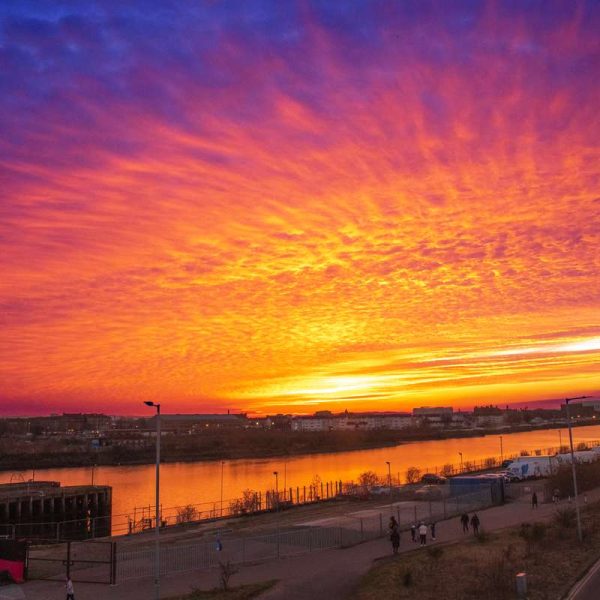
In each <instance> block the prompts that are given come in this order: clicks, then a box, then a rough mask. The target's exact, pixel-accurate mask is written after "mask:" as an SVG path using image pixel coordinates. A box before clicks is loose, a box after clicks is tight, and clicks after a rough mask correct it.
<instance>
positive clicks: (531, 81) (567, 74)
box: [0, 1, 600, 415]
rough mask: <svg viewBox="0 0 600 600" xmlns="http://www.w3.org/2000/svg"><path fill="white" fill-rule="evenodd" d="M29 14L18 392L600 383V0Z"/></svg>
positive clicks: (69, 6) (562, 393)
mask: <svg viewBox="0 0 600 600" xmlns="http://www.w3.org/2000/svg"><path fill="white" fill-rule="evenodd" d="M0 25H1V28H0V64H2V65H3V68H2V74H1V75H0V88H1V89H2V94H0V108H1V111H0V180H1V181H2V184H1V188H0V211H1V212H0V214H1V217H0V253H1V254H2V256H3V261H2V273H1V275H2V277H1V283H0V286H1V287H0V304H1V307H2V308H1V314H2V344H1V345H0V346H1V350H0V380H1V381H2V386H1V390H0V414H2V415H9V414H17V413H18V414H41V413H42V412H44V413H50V412H63V411H64V412H95V411H99V412H104V413H109V414H140V415H141V414H143V412H144V409H143V408H142V407H141V406H140V404H141V402H142V401H144V400H147V399H152V400H154V401H156V402H162V403H164V405H165V407H166V406H167V405H168V409H167V410H168V412H171V413H176V412H181V413H183V412H224V411H226V410H227V409H228V408H231V409H232V410H240V411H247V412H249V413H252V414H269V413H270V414H274V413H277V412H285V413H312V412H314V411H315V410H321V409H324V410H332V411H334V412H339V411H341V410H344V409H348V410H350V411H367V410H372V411H386V410H410V409H411V408H412V407H415V406H423V405H431V406H436V405H452V406H454V407H456V408H461V407H469V406H473V405H475V404H488V403H493V404H500V405H505V404H511V403H512V402H520V403H523V402H533V401H535V400H541V399H547V398H557V399H561V398H564V397H566V396H579V395H582V394H585V395H587V394H589V395H593V394H594V393H596V394H597V393H598V391H600V369H598V361H599V359H600V297H599V295H600V285H599V283H600V281H599V277H598V273H599V269H600V252H599V251H598V241H599V235H598V231H600V218H599V217H600V193H599V190H598V158H599V157H598V144H597V140H598V139H599V138H600V126H599V119H598V111H597V107H598V104H599V102H598V100H599V93H598V92H599V86H598V83H597V72H598V66H599V56H600V48H599V45H600V44H599V42H598V36H597V31H598V30H599V26H600V7H599V5H598V4H597V3H594V2H573V3H571V2H550V3H539V4H536V3H528V4H519V3H502V2H482V3H472V2H450V3H441V2H403V3H389V2H347V3H318V2H307V3H298V4H295V3H289V4H286V6H285V7H284V6H283V4H281V3H278V2H276V1H273V2H261V3H255V2H219V3H198V5H194V7H193V8H192V7H190V5H189V4H187V3H181V2H175V1H173V2H171V1H168V2H150V3H148V2H144V3H142V2H127V3H121V2H112V1H109V2H101V3H100V2H90V1H86V2H84V1H80V2H68V3H67V2H57V3H52V5H48V4H45V3H36V2H32V3H15V4H14V5H10V6H9V5H5V6H1V7H0Z"/></svg>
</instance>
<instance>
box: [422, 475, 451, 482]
mask: <svg viewBox="0 0 600 600" xmlns="http://www.w3.org/2000/svg"><path fill="white" fill-rule="evenodd" d="M447 481H448V480H447V479H446V478H445V477H442V476H441V475H436V474H435V473H425V475H423V477H421V483H429V484H433V485H442V484H444V483H446V482H447Z"/></svg>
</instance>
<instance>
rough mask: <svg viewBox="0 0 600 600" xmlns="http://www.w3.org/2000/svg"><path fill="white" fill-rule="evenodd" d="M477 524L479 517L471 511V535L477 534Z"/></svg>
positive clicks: (478, 523)
mask: <svg viewBox="0 0 600 600" xmlns="http://www.w3.org/2000/svg"><path fill="white" fill-rule="evenodd" d="M479 525H480V521H479V517H478V516H477V513H473V516H472V517H471V527H472V528H473V535H479Z"/></svg>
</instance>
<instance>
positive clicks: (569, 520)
mask: <svg viewBox="0 0 600 600" xmlns="http://www.w3.org/2000/svg"><path fill="white" fill-rule="evenodd" d="M575 520H576V514H575V509H574V508H571V507H570V506H567V507H565V508H559V509H557V511H556V513H555V514H554V521H555V522H556V524H557V525H558V526H559V527H564V528H565V529H567V528H569V527H574V526H575Z"/></svg>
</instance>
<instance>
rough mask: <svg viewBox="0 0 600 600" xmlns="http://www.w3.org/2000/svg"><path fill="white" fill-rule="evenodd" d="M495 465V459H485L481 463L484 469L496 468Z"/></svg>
mask: <svg viewBox="0 0 600 600" xmlns="http://www.w3.org/2000/svg"><path fill="white" fill-rule="evenodd" d="M496 464H497V461H496V459H495V458H486V459H485V460H484V461H483V466H484V467H485V468H486V469H493V468H494V467H495V466H496Z"/></svg>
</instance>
